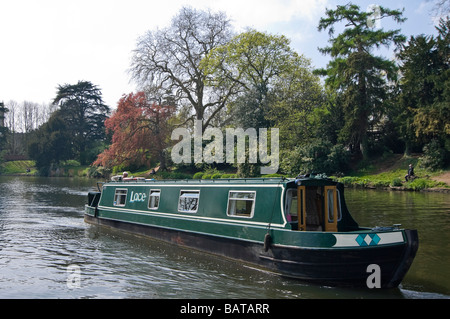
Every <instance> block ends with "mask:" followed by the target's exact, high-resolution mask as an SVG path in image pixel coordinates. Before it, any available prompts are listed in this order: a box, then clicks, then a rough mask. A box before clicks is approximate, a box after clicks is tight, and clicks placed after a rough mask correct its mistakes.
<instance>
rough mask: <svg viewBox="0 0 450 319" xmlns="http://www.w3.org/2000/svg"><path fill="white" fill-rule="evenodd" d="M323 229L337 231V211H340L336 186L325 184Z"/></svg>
mask: <svg viewBox="0 0 450 319" xmlns="http://www.w3.org/2000/svg"><path fill="white" fill-rule="evenodd" d="M324 193H325V215H326V216H325V231H334V232H335V231H337V221H338V218H339V216H338V212H339V211H340V207H339V200H338V191H337V189H336V186H325V187H324Z"/></svg>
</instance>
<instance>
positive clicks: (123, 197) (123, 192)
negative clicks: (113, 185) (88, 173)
mask: <svg viewBox="0 0 450 319" xmlns="http://www.w3.org/2000/svg"><path fill="white" fill-rule="evenodd" d="M127 192H128V190H127V189H120V188H119V189H116V192H115V194H114V206H125V203H126V201H127Z"/></svg>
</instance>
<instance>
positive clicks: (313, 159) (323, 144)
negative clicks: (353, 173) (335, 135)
mask: <svg viewBox="0 0 450 319" xmlns="http://www.w3.org/2000/svg"><path fill="white" fill-rule="evenodd" d="M281 158H282V159H281V168H282V169H283V171H284V172H285V173H287V174H288V175H292V176H294V175H295V176H297V175H298V174H301V173H303V174H304V173H325V174H326V175H332V174H334V173H337V172H346V171H348V162H349V154H348V151H347V150H345V148H344V146H342V145H340V144H338V145H332V144H331V143H330V142H329V141H326V140H321V139H316V140H312V141H311V142H310V143H309V144H307V145H303V146H298V147H296V148H295V149H293V150H290V151H286V152H284V154H282V156H281Z"/></svg>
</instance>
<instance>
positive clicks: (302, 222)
mask: <svg viewBox="0 0 450 319" xmlns="http://www.w3.org/2000/svg"><path fill="white" fill-rule="evenodd" d="M297 218H298V230H306V187H305V186H299V187H297Z"/></svg>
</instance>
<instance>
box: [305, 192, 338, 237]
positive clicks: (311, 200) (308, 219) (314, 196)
mask: <svg viewBox="0 0 450 319" xmlns="http://www.w3.org/2000/svg"><path fill="white" fill-rule="evenodd" d="M339 206H340V204H339V192H338V190H337V189H336V186H324V187H317V186H308V187H307V186H298V187H297V217H298V230H300V231H305V230H311V231H323V230H324V231H329V232H335V231H337V222H338V219H339V218H340V207H339Z"/></svg>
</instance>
